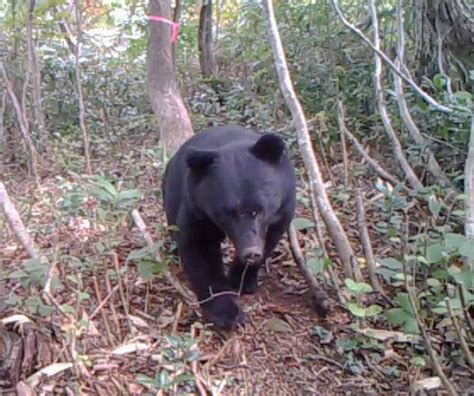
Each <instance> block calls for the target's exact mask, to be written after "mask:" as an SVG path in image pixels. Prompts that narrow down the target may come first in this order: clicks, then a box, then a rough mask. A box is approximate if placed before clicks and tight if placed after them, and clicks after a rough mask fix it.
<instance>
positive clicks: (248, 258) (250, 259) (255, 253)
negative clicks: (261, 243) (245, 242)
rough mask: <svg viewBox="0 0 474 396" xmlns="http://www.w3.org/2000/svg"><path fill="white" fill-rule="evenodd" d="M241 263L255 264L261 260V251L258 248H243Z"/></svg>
mask: <svg viewBox="0 0 474 396" xmlns="http://www.w3.org/2000/svg"><path fill="white" fill-rule="evenodd" d="M240 256H241V261H242V262H244V263H248V264H257V263H259V262H260V261H261V260H262V257H263V249H262V248H260V247H258V246H251V247H248V248H245V249H244V250H243V251H242V253H241V255H240Z"/></svg>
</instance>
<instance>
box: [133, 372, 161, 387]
mask: <svg viewBox="0 0 474 396" xmlns="http://www.w3.org/2000/svg"><path fill="white" fill-rule="evenodd" d="M135 379H136V381H137V382H138V383H139V384H142V385H145V386H150V387H152V388H154V387H156V385H157V383H156V381H155V379H154V378H150V377H148V376H147V375H145V374H138V375H137V376H136V378H135Z"/></svg>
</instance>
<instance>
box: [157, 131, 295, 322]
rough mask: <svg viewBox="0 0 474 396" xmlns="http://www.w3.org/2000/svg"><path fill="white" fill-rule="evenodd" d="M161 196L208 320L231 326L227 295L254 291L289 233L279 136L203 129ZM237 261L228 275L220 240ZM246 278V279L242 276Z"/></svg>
mask: <svg viewBox="0 0 474 396" xmlns="http://www.w3.org/2000/svg"><path fill="white" fill-rule="evenodd" d="M162 188H163V200H164V207H165V212H166V216H167V219H168V223H169V224H170V225H175V226H177V228H178V230H177V232H176V233H175V234H174V237H175V239H176V241H177V246H178V253H179V256H180V258H181V262H182V264H183V267H184V271H185V273H186V276H187V278H188V280H189V282H190V283H191V286H192V288H193V290H194V292H195V293H196V295H197V297H198V299H199V300H200V301H202V300H206V301H204V302H203V303H201V307H202V309H203V314H204V316H205V318H206V319H207V320H209V321H211V322H213V323H214V324H215V325H216V326H217V327H218V328H221V329H224V330H229V329H232V328H233V327H234V325H236V324H237V323H241V322H242V321H243V315H242V313H241V310H240V308H239V305H238V303H237V301H236V298H235V295H232V293H227V294H226V293H224V294H222V293H221V294H220V295H218V296H216V297H214V298H209V297H210V296H211V293H212V294H216V293H219V292H223V291H232V290H233V291H238V290H240V291H241V293H243V294H253V293H255V292H256V291H257V275H258V270H259V267H260V265H261V264H262V263H263V262H264V260H265V259H266V258H267V257H268V256H269V255H270V254H271V253H272V251H273V249H274V248H275V247H276V245H277V243H278V241H279V240H280V239H281V238H282V236H283V234H284V233H285V232H286V231H287V229H288V227H289V224H290V222H291V220H292V218H293V215H294V211H295V202H296V193H295V174H294V168H293V165H292V164H291V162H290V160H289V159H288V157H287V155H286V153H285V144H284V142H283V140H282V139H281V138H280V137H278V136H277V135H275V134H272V133H268V134H264V135H260V134H257V133H255V132H253V131H251V130H249V129H245V128H242V127H238V126H222V127H215V128H210V129H207V130H204V131H202V132H200V133H198V134H196V135H195V136H193V137H192V138H190V139H189V140H188V141H187V142H185V143H184V144H183V145H182V146H181V147H180V148H179V150H178V151H177V152H176V153H175V155H174V156H173V157H172V158H171V159H170V161H169V163H168V165H167V167H166V171H165V174H164V178H163V185H162ZM226 236H227V237H228V238H229V239H230V240H231V241H232V243H233V244H234V246H235V250H236V259H235V262H234V263H233V264H232V266H231V267H230V271H229V275H228V276H226V274H225V272H224V266H223V261H222V253H221V242H222V241H223V240H224V239H225V237H226ZM242 277H243V279H242Z"/></svg>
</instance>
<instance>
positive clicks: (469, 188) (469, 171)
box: [464, 115, 474, 270]
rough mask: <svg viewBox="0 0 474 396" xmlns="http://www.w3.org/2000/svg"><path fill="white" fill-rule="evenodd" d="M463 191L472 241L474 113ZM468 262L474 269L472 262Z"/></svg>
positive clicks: (473, 231) (473, 210)
mask: <svg viewBox="0 0 474 396" xmlns="http://www.w3.org/2000/svg"><path fill="white" fill-rule="evenodd" d="M464 193H465V195H466V224H465V227H464V230H465V233H466V236H467V237H468V238H469V239H470V240H471V241H472V242H473V243H474V115H473V116H472V120H471V135H470V139H469V151H468V153H467V159H466V166H465V168H464ZM472 261H473V260H471V262H470V263H469V264H470V266H471V268H472V269H473V270H474V263H473V262H472Z"/></svg>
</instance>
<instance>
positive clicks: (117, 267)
mask: <svg viewBox="0 0 474 396" xmlns="http://www.w3.org/2000/svg"><path fill="white" fill-rule="evenodd" d="M112 258H113V260H114V269H115V274H116V275H117V284H118V288H119V295H120V299H121V300H122V306H123V311H124V313H125V317H126V318H127V324H128V327H129V329H130V332H131V334H132V335H133V336H135V335H136V334H135V333H136V332H135V327H133V324H132V321H131V320H130V316H129V314H130V310H129V308H128V301H127V299H126V297H125V293H124V291H123V286H122V276H121V274H120V265H119V258H118V254H117V253H116V252H112Z"/></svg>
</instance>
